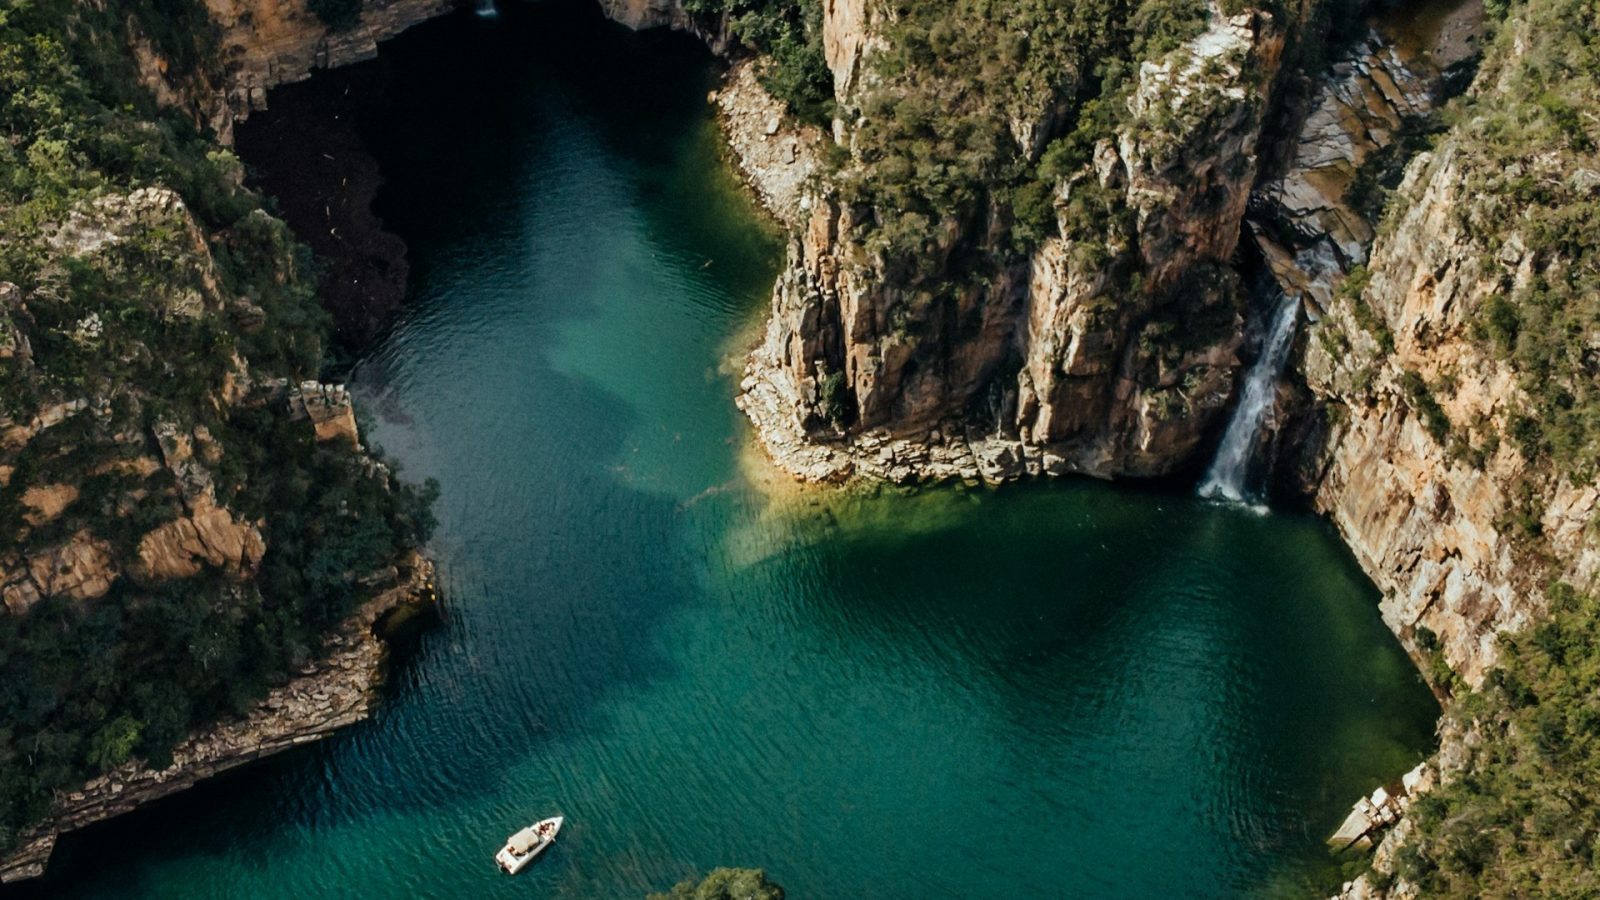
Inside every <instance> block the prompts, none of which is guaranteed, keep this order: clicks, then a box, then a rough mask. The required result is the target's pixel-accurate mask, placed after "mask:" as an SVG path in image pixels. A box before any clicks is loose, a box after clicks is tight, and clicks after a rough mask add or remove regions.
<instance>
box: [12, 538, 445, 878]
mask: <svg viewBox="0 0 1600 900" xmlns="http://www.w3.org/2000/svg"><path fill="white" fill-rule="evenodd" d="M392 574H393V575H394V579H395V583H394V584H393V586H392V587H390V588H388V589H387V590H384V591H383V592H382V593H380V594H378V596H376V597H374V598H373V599H372V600H369V601H368V602H367V603H365V604H364V605H363V606H362V607H361V608H360V609H359V610H357V611H356V612H355V614H353V615H351V616H350V617H349V618H348V619H346V620H345V622H344V623H343V624H342V625H341V626H340V627H339V629H338V630H337V631H335V632H334V633H333V634H331V635H329V637H328V639H327V643H326V644H325V646H324V648H323V649H324V654H323V656H322V658H321V659H320V660H319V661H317V662H315V663H313V664H311V665H310V666H308V667H307V668H306V669H305V670H303V671H302V672H301V673H300V674H299V675H298V676H297V677H295V678H294V679H292V680H291V681H289V682H288V683H287V684H285V685H283V686H282V687H279V688H276V689H274V690H273V691H272V692H271V693H269V694H268V695H267V697H266V698H265V699H264V700H262V701H261V703H260V704H258V705H257V707H256V709H255V710H254V711H253V712H252V713H251V714H250V715H248V716H245V717H243V718H240V719H235V720H232V721H227V722H222V723H219V724H217V725H215V726H212V727H210V728H207V729H204V730H202V731H199V732H196V733H194V734H192V735H190V736H189V737H188V738H187V739H186V740H184V741H183V742H182V743H180V744H179V745H178V746H176V747H174V748H173V750H172V762H171V763H170V764H169V765H167V766H166V767H165V768H160V769H155V768H151V767H149V766H148V765H146V764H145V763H144V762H143V761H140V760H135V761H131V762H128V763H125V764H124V765H122V766H119V767H118V768H116V769H115V770H113V771H111V772H108V773H106V774H105V775H102V776H100V777H99V778H96V779H95V780H93V781H91V782H89V783H88V784H85V785H84V786H83V787H81V788H79V789H78V790H75V791H72V792H70V793H66V794H64V795H62V796H61V797H60V799H59V800H58V801H57V804H56V809H55V811H54V812H52V813H51V815H50V817H49V818H48V819H46V820H45V821H44V822H42V823H40V824H39V825H38V826H36V827H35V828H34V829H33V830H32V831H31V832H30V833H28V834H26V835H24V836H23V837H22V839H21V841H20V842H19V844H18V848H17V849H16V850H15V851H13V852H12V853H11V854H9V855H7V856H5V857H3V858H0V883H8V882H14V881H22V880H25V879H29V878H37V877H39V876H40V875H43V874H44V869H45V866H46V865H47V864H48V863H49V860H50V855H51V853H52V851H53V850H54V849H55V845H56V841H57V839H59V838H60V836H61V835H63V834H65V833H67V832H69V831H74V830H77V829H79V828H83V827H85V826H87V825H92V824H94V823H95V822H99V821H103V820H105V819H109V818H111V817H113V816H118V815H122V814H123V813H126V812H131V811H132V810H134V809H137V808H138V807H140V806H143V805H145V804H146V803H150V802H153V801H155V800H159V799H161V798H162V797H166V796H169V795H171V794H175V793H178V792H179V791H183V790H187V789H188V788H191V787H193V786H194V785H195V784H197V783H199V782H200V781H203V780H205V779H207V778H210V777H212V776H214V775H218V774H220V773H222V772H226V771H228V770H230V769H234V768H237V767H239V766H242V765H245V764H247V763H251V762H254V761H256V760H258V759H261V758H263V757H267V756H271V755H273V754H276V753H281V752H282V751H284V750H289V749H292V748H294V747H299V746H303V745H305V744H309V743H311V742H313V741H318V740H321V739H322V738H325V737H327V736H328V735H330V734H332V733H333V732H335V731H338V730H339V729H341V728H346V727H348V726H350V725H353V724H355V723H356V722H360V721H362V720H363V719H366V718H368V717H369V716H370V715H371V714H372V709H373V705H374V703H375V702H376V699H377V687H378V685H379V683H380V681H381V675H382V672H383V665H384V660H385V658H386V649H385V648H386V645H385V644H384V642H383V640H382V639H381V638H380V637H379V636H378V634H377V632H376V631H375V627H376V626H377V624H378V623H379V622H380V620H381V619H382V618H383V617H384V616H385V615H386V614H388V613H389V612H390V611H392V610H395V609H398V608H400V607H403V606H408V605H414V604H431V603H433V602H435V597H434V592H433V580H432V579H433V567H432V565H431V564H430V563H429V562H428V561H427V560H426V559H424V558H422V557H421V556H412V557H411V558H410V559H409V560H408V561H407V562H406V563H405V564H404V567H403V568H402V569H400V570H398V571H396V572H394V573H392Z"/></svg>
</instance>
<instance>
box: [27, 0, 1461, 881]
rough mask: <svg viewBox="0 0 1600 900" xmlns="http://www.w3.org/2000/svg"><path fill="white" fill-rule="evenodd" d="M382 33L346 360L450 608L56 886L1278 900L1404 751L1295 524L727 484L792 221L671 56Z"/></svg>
mask: <svg viewBox="0 0 1600 900" xmlns="http://www.w3.org/2000/svg"><path fill="white" fill-rule="evenodd" d="M384 54H385V60H384V61H383V62H382V63H380V64H384V65H388V66H390V67H391V68H392V71H393V72H394V73H396V74H395V75H394V77H393V79H392V80H391V82H390V83H389V85H388V88H387V89H386V91H385V92H384V93H383V95H382V96H381V97H380V98H375V99H374V101H373V105H372V113H371V121H370V122H368V123H367V125H366V126H365V127H366V129H367V131H368V132H369V140H370V142H371V145H372V147H373V150H374V152H375V153H376V154H377V155H378V156H379V158H380V161H381V163H382V165H383V169H384V172H385V174H386V176H387V178H388V185H387V187H386V188H385V190H384V193H383V195H382V198H381V210H380V211H381V212H382V214H383V215H384V216H385V218H386V219H387V221H388V223H389V224H390V226H391V227H392V228H394V229H395V230H396V231H397V232H398V233H400V234H401V235H402V236H403V237H404V238H405V239H406V241H407V242H408V243H409V245H410V247H411V261H412V265H413V269H412V293H413V299H412V301H411V307H410V309H411V312H410V314H409V315H408V317H407V318H406V319H405V320H404V321H403V322H402V323H401V324H400V325H399V327H398V328H397V329H396V330H395V332H394V334H393V335H392V337H391V338H390V339H389V340H388V341H387V342H386V343H385V344H384V345H383V346H382V347H381V348H380V349H378V350H377V351H376V352H375V353H374V354H373V355H372V356H371V357H370V358H369V359H367V360H366V361H365V362H364V363H363V364H362V365H361V366H360V367H359V369H358V371H357V373H356V376H355V381H356V383H357V387H358V396H359V398H360V401H361V405H362V408H363V411H364V414H365V417H366V423H365V424H366V433H367V435H368V437H369V438H370V439H371V440H373V441H375V442H377V443H379V444H381V445H383V446H384V447H385V448H387V450H388V451H389V453H390V454H391V455H392V456H393V457H396V458H397V459H398V460H400V461H401V462H402V463H403V464H404V466H405V470H406V472H407V473H409V474H410V475H411V476H413V477H416V478H421V477H423V476H434V477H437V478H438V479H439V480H440V481H441V482H442V484H443V488H444V495H443V498H442V500H441V501H440V504H439V507H438V513H439V517H440V519H441V521H442V525H441V528H440V530H439V535H438V538H437V540H436V546H435V552H436V554H437V556H438V559H439V561H440V566H441V572H442V579H443V582H444V585H445V587H446V591H447V594H448V597H449V601H450V609H449V613H448V617H447V620H446V621H445V622H444V623H443V625H442V626H441V627H439V628H438V629H437V630H435V631H433V632H431V633H429V634H427V635H426V636H425V637H424V639H423V640H422V642H421V646H420V648H419V649H418V651H417V652H416V654H415V655H414V656H413V657H412V658H411V659H410V660H409V661H408V662H407V663H406V664H405V665H404V666H402V667H401V668H400V669H399V670H398V673H397V678H396V680H395V683H394V685H393V687H392V689H391V695H392V696H391V698H390V700H389V702H388V703H387V704H386V705H385V706H384V707H383V708H382V710H381V712H380V714H379V715H378V717H377V719H376V720H375V721H373V722H371V723H367V724H365V725H362V726H359V727H357V728H356V729H354V730H352V731H350V732H349V733H347V734H345V735H342V736H340V737H337V738H335V739H333V740H330V741H329V742H327V743H326V744H324V745H321V746H319V747H317V748H314V749H309V750H307V751H305V752H301V753H297V754H291V755H290V756H288V757H284V758H280V759H277V760H274V761H271V762H268V763H266V764H263V765H262V766H259V767H257V768H255V769H252V770H249V771H246V772H244V773H241V774H238V775H235V776H231V777H228V778H225V779H222V780H221V781H219V782H216V783H213V784H211V785H208V786H205V787H202V788H200V789H198V790H196V791H193V792H191V793H190V794H187V795H185V796H183V797H180V798H175V799H174V800H171V801H168V802H166V803H164V804H161V805H158V806H157V807H155V808H153V809H151V810H148V811H146V812H142V813H140V814H137V815H135V816H132V817H129V818H126V819H123V820H121V821H118V822H115V823H112V824H109V825H107V826H103V827H100V828H98V829H94V830H91V831H90V832H88V833H86V834H84V835H81V836H79V837H78V838H75V839H70V840H68V841H67V842H66V843H65V845H64V846H63V848H62V850H61V851H60V853H59V855H58V859H57V863H56V867H55V869H54V870H53V872H54V874H53V876H52V878H51V880H50V881H48V882H46V883H45V884H44V885H43V886H42V892H43V893H45V894H48V895H50V896H64V895H73V896H122V895H130V894H132V895H146V896H193V897H228V896H231V897H249V898H310V897H346V896H362V897H396V898H399V897H466V896H504V897H514V896H516V897H603V898H607V897H638V896H640V895H642V894H643V893H644V892H645V891H646V890H648V889H652V888H663V887H666V886H668V885H670V884H671V883H673V882H674V881H676V880H678V879H680V878H683V877H686V876H688V875H691V874H693V873H696V872H699V871H703V870H705V869H708V868H710V867H713V866H716V865H722V864H733V865H761V866H765V867H767V868H768V869H769V871H770V872H771V873H772V874H773V876H774V877H775V878H776V879H777V880H778V881H780V882H781V883H783V884H784V885H786V886H787V887H788V888H789V890H790V895H791V896H792V897H796V898H839V897H886V898H899V897H907V898H926V897H994V898H1010V897H1058V896H1095V897H1110V896H1117V897H1123V896H1126V897H1155V898H1166V897H1187V896H1237V895H1241V894H1253V893H1296V892H1300V893H1303V892H1304V891H1305V886H1306V884H1307V881H1306V880H1305V879H1307V878H1309V877H1311V876H1312V874H1313V873H1314V872H1316V870H1317V868H1318V867H1319V866H1323V865H1324V864H1325V856H1324V854H1323V852H1322V850H1321V839H1322V837H1323V836H1324V835H1325V834H1326V833H1327V832H1328V831H1329V830H1330V829H1331V828H1332V827H1333V826H1334V825H1335V824H1336V823H1337V821H1338V819H1339V818H1340V817H1341V816H1342V814H1343V812H1344V810H1345V809H1347V808H1348V805H1349V804H1350V803H1351V802H1352V801H1353V800H1354V799H1355V798H1356V796H1358V795H1359V794H1360V793H1361V792H1363V791H1366V790H1369V789H1370V788H1371V787H1372V786H1373V785H1375V784H1376V783H1378V782H1379V781H1382V780H1385V779H1391V778H1394V777H1397V776H1398V775H1399V774H1400V773H1401V772H1402V771H1404V770H1405V769H1407V768H1409V767H1410V765H1412V764H1413V763H1414V762H1415V761H1416V760H1417V759H1419V758H1420V756H1421V755H1422V754H1423V753H1424V752H1425V750H1426V748H1427V746H1428V743H1429V740H1430V731H1431V726H1432V721H1433V718H1434V716H1435V713H1436V710H1435V708H1434V706H1433V703H1432V701H1431V699H1430V698H1429V696H1428V694H1427V692H1426V691H1425V690H1424V689H1423V688H1422V686H1421V685H1420V684H1419V683H1418V680H1417V678H1416V676H1415V673H1414V672H1413V670H1412V669H1411V667H1410V665H1409V664H1408V663H1407V661H1406V660H1405V659H1404V657H1403V655H1402V654H1401V652H1400V651H1399V648H1398V647H1397V646H1396V644H1395V642H1394V641H1393V639H1392V638H1391V637H1390V636H1389V634H1388V633H1387V632H1386V631H1385V630H1384V628H1383V626H1382V625H1381V624H1380V622H1379V620H1378V616H1377V613H1376V608H1375V601H1376V597H1375V595H1374V592H1373V590H1372V589H1371V587H1370V586H1369V585H1368V584H1367V583H1366V582H1365V580H1364V579H1363V578H1362V576H1361V575H1360V573H1359V571H1358V570H1357V569H1356V568H1355V567H1354V565H1353V564H1352V562H1351V560H1350V559H1349V557H1348V555H1347V554H1346V553H1345V552H1344V551H1343V549H1342V548H1341V547H1340V546H1339V545H1338V543H1337V541H1336V540H1335V538H1334V537H1333V536H1332V534H1331V533H1330V532H1329V530H1328V529H1327V528H1326V527H1324V526H1323V525H1322V524H1321V523H1319V522H1318V521H1316V520H1314V519H1311V518H1306V517H1299V516H1289V515H1272V516H1266V517H1262V516H1256V515H1253V514H1250V513H1246V512H1240V511H1235V510H1230V509H1225V508H1220V507H1216V506H1211V505H1207V504H1204V503H1200V502H1197V501H1195V500H1193V499H1191V498H1190V497H1188V496H1186V495H1179V494H1173V493H1158V492H1149V491H1139V490H1128V489H1118V488H1113V487H1110V486H1106V485H1101V484H1096V483H1090V482H1086V481H1071V482H1063V483H1057V484H1048V485H1045V484H1040V485H1031V486H1024V487H1018V488H1012V489H1008V490H1003V491H985V490H960V489H948V490H937V491H927V492H923V493H920V494H917V495H904V494H900V493H895V492H884V493H882V494H880V495H877V496H840V495H837V494H829V493H820V492H810V493H803V494H798V495H796V496H792V497H788V498H786V499H784V500H782V501H773V500H770V499H768V498H767V497H766V496H765V495H763V494H762V493H761V492H758V491H756V490H754V489H753V488H751V487H749V486H748V482H747V480H746V477H745V476H744V475H743V474H741V468H740V457H741V454H742V453H744V452H745V450H744V448H745V446H746V441H747V434H746V431H745V429H744V428H743V426H742V424H741V421H740V419H739V417H738V414H737V412H736V411H735V410H734V408H733V404H732V395H733V393H734V389H735V385H734V379H733V378H731V377H730V376H729V375H728V374H727V368H726V367H725V366H724V365H723V361H724V360H725V359H726V358H727V357H728V356H729V354H730V353H731V352H732V351H733V349H734V348H736V347H737V344H738V340H739V336H740V335H741V333H742V334H745V335H748V334H749V331H750V328H751V326H752V323H753V322H755V321H757V320H758V319H759V316H760V311H761V308H762V307H763V305H764V304H765V300H766V296H767V289H768V286H769V284H770V282H771V278H772V276H773V274H774V272H775V266H776V264H777V260H778V257H779V246H778V244H777V242H776V240H775V239H774V236H773V235H772V234H771V233H770V232H769V231H767V230H766V229H765V228H764V226H762V225H760V224H759V222H758V219H757V217H756V216H755V213H754V211H753V209H752V208H751V206H750V204H749V202H748V201H747V200H746V199H745V197H744V196H743V194H742V193H741V190H740V189H739V187H738V185H737V183H736V181H735V180H734V179H733V177H732V176H731V175H730V173H729V172H728V171H727V170H726V169H725V168H724V167H723V165H722V164H721V163H720V162H719V161H718V154H717V146H718V144H717V138H716V134H715V130H714V126H713V125H712V123H711V121H710V118H709V115H708V110H707V108H706V106H705V103H704V94H705V91H706V90H707V89H708V87H709V86H710V85H711V84H712V82H711V71H710V68H709V60H708V59H706V58H705V57H704V56H703V55H702V52H701V51H700V50H699V49H698V47H697V46H696V45H695V44H693V43H692V42H690V41H688V40H686V39H678V38H673V37H671V36H664V35H655V36H651V35H646V36H631V35H628V34H626V33H624V32H621V31H619V30H617V29H613V28H611V27H609V26H606V25H604V24H603V23H600V22H598V21H597V20H596V19H595V18H594V17H593V16H590V15H583V14H578V13H572V12H560V11H555V10H552V9H550V8H548V7H537V8H521V7H517V8H513V9H510V10H508V11H507V13H506V14H505V15H503V16H502V17H501V18H500V19H499V20H497V21H494V22H485V21H480V20H477V19H475V18H473V17H471V16H466V15H463V16H460V17H457V18H453V19H447V20H445V21H442V22H438V23H434V24H432V25H429V26H426V27H423V28H419V29H417V30H416V31H414V32H413V33H411V34H409V35H407V36H405V37H403V38H402V39H400V40H397V41H395V42H394V43H393V44H392V45H388V46H386V47H385V50H384ZM341 77H346V76H342V75H340V74H339V73H336V74H335V75H334V76H333V77H329V78H325V79H324V84H325V85H326V86H327V89H329V90H341V89H343V88H342V85H343V84H344V82H342V81H340V78H341ZM557 812H559V813H562V814H565V815H566V816H567V819H568V826H567V830H566V831H564V832H563V834H562V838H561V840H560V842H559V843H558V844H557V846H556V847H555V848H554V849H553V850H552V851H551V852H550V853H549V855H548V856H546V857H545V858H544V859H543V860H542V861H541V862H540V863H539V864H538V865H536V866H535V867H533V868H532V869H530V870H529V871H527V872H526V873H524V874H523V875H521V876H519V877H517V878H507V877H506V876H503V875H501V874H500V873H499V872H498V871H497V870H496V869H495V868H494V866H493V864H492V863H491V861H490V855H491V854H492V853H493V851H494V850H495V849H496V848H497V846H498V845H499V843H500V842H501V841H502V840H503V839H504V837H505V835H507V834H508V833H510V832H511V831H513V830H515V829H516V828H518V827H521V826H522V825H524V824H526V823H527V822H528V821H530V820H532V819H535V818H538V817H541V816H544V815H548V814H552V813H557Z"/></svg>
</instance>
